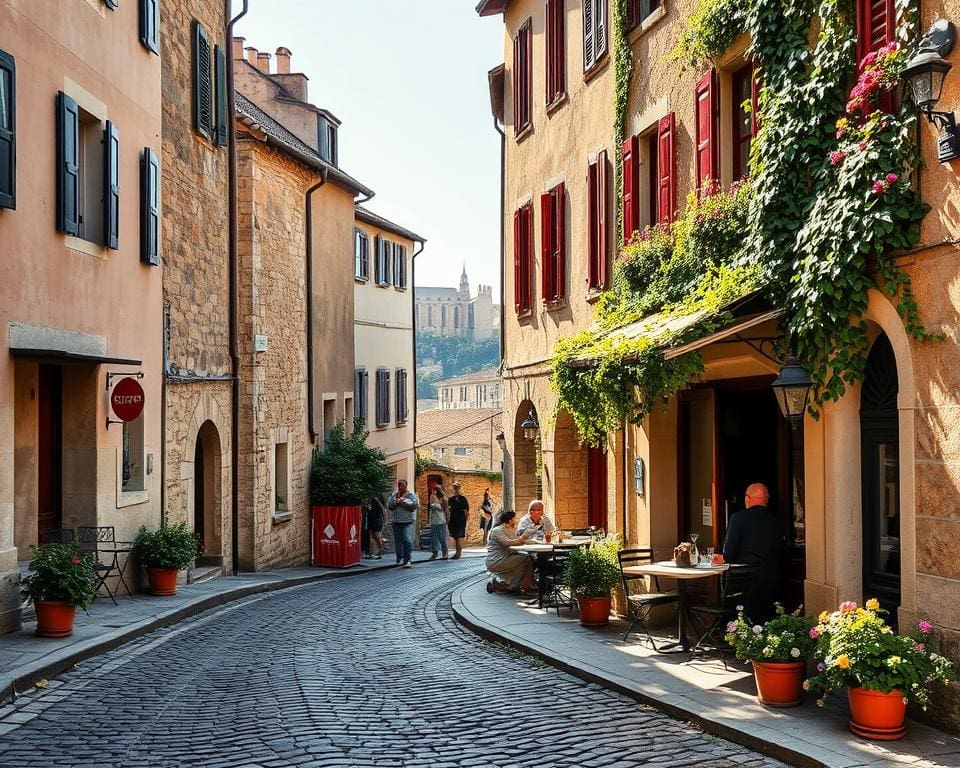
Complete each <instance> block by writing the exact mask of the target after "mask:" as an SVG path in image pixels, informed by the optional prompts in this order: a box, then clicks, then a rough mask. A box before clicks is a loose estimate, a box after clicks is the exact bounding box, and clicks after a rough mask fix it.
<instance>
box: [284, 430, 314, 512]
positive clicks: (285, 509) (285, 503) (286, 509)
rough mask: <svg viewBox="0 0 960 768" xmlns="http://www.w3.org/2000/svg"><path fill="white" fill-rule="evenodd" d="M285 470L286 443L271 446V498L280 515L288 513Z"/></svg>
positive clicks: (287, 485) (286, 459) (287, 478)
mask: <svg viewBox="0 0 960 768" xmlns="http://www.w3.org/2000/svg"><path fill="white" fill-rule="evenodd" d="M324 426H326V425H324ZM287 468H288V452H287V443H276V444H274V446H273V498H274V509H275V510H276V511H277V512H279V513H281V514H282V513H284V512H289V511H290V494H289V477H290V475H289V472H288V469H287Z"/></svg>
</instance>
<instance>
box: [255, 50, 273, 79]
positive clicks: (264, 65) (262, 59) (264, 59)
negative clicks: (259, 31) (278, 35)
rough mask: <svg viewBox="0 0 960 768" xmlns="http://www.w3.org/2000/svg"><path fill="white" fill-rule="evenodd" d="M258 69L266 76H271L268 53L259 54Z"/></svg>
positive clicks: (261, 52) (259, 52) (260, 52)
mask: <svg viewBox="0 0 960 768" xmlns="http://www.w3.org/2000/svg"><path fill="white" fill-rule="evenodd" d="M257 69H259V70H260V71H261V72H263V73H264V74H265V75H269V74H270V54H269V53H267V52H266V51H258V52H257Z"/></svg>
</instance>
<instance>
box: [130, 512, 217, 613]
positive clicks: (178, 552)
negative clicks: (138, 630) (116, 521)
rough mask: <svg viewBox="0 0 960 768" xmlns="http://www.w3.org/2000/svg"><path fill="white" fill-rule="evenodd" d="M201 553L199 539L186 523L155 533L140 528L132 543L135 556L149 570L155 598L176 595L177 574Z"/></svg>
mask: <svg viewBox="0 0 960 768" xmlns="http://www.w3.org/2000/svg"><path fill="white" fill-rule="evenodd" d="M200 551H201V550H200V538H199V537H198V536H197V534H196V533H194V532H193V531H191V530H189V529H188V528H187V526H185V525H184V524H183V523H180V524H179V525H166V526H163V527H162V528H160V529H159V530H156V531H148V530H147V529H146V528H141V529H140V533H138V534H137V538H136V540H135V541H134V542H133V553H134V555H136V556H137V558H138V559H139V560H140V562H141V563H143V565H144V566H145V567H146V569H147V576H148V577H149V579H150V592H151V594H154V595H175V594H177V573H178V572H179V571H180V570H182V569H183V568H186V567H187V566H189V565H190V563H192V562H193V560H194V558H196V556H197V555H198V554H200Z"/></svg>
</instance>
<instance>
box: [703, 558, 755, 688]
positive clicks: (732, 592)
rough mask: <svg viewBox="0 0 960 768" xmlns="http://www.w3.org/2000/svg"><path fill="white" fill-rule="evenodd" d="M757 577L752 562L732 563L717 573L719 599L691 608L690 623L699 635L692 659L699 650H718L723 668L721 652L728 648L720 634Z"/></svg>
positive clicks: (724, 660)
mask: <svg viewBox="0 0 960 768" xmlns="http://www.w3.org/2000/svg"><path fill="white" fill-rule="evenodd" d="M756 578H757V569H756V567H755V566H752V565H731V566H730V568H729V569H728V570H727V571H726V572H725V573H723V574H722V575H721V577H720V580H721V583H720V601H719V602H718V603H716V604H715V605H695V606H692V607H691V608H690V619H691V623H692V624H694V626H695V628H696V630H697V632H698V634H699V635H700V636H699V638H698V639H697V643H696V645H694V646H693V648H692V649H691V651H690V658H691V659H692V658H693V657H694V654H696V653H697V651H698V650H701V649H702V648H711V649H713V650H716V651H719V652H720V659H721V660H722V661H723V666H724V669H726V667H727V660H726V657H725V656H724V654H725V653H726V651H727V648H726V646H725V644H724V642H723V636H724V634H725V633H726V629H727V622H728V621H732V620H733V619H735V618H736V617H737V607H738V606H741V605H743V604H744V602H745V601H746V599H747V595H748V594H749V593H750V589H751V587H752V586H753V583H754V581H755V580H756Z"/></svg>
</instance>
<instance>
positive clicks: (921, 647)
mask: <svg viewBox="0 0 960 768" xmlns="http://www.w3.org/2000/svg"><path fill="white" fill-rule="evenodd" d="M917 650H918V651H925V650H927V646H926V645H924V644H923V643H917Z"/></svg>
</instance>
